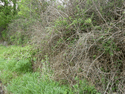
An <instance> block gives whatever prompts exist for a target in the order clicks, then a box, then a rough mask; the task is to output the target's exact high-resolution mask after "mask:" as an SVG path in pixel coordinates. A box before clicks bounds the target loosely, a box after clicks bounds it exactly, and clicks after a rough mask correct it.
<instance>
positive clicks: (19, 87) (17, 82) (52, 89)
mask: <svg viewBox="0 0 125 94" xmlns="http://www.w3.org/2000/svg"><path fill="white" fill-rule="evenodd" d="M7 90H8V92H10V93H13V94H73V92H72V91H71V89H70V88H69V87H66V86H59V83H57V82H55V81H53V80H48V78H47V77H46V76H44V77H40V74H39V73H32V74H31V73H26V74H25V75H23V76H22V77H18V78H16V79H13V80H12V82H11V83H10V84H8V87H7Z"/></svg>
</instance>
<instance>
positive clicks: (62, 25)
mask: <svg viewBox="0 0 125 94" xmlns="http://www.w3.org/2000/svg"><path fill="white" fill-rule="evenodd" d="M62 2H63V3H59V2H58V1H56V0H51V1H48V2H47V1H45V0H40V1H32V0H30V1H26V0H24V1H22V2H20V3H19V5H20V7H21V9H20V11H18V15H17V19H15V20H13V22H12V23H10V24H9V27H8V35H7V36H8V39H9V40H8V42H9V43H10V44H16V45H26V44H28V45H32V46H33V49H32V50H35V53H34V54H33V55H31V56H30V59H31V61H32V66H33V68H34V70H33V71H38V68H39V71H42V70H43V69H45V70H46V72H45V73H49V75H51V78H52V79H54V80H56V81H59V82H60V84H67V83H68V84H69V85H70V86H71V87H72V88H73V89H75V90H76V91H75V93H76V94H83V93H85V94H87V93H88V94H95V93H96V92H97V91H99V92H101V94H107V93H108V94H113V93H117V94H124V93H125V87H124V86H125V79H124V78H125V74H124V72H125V64H124V59H125V58H124V56H125V54H124V52H125V50H124V45H125V41H124V38H125V31H124V29H125V25H124V24H125V21H124V20H125V2H124V0H82V1H81V0H68V1H65V0H64V1H62ZM26 5H27V6H26ZM10 53H11V52H10ZM8 54H9V52H8ZM6 56H7V54H6ZM19 57H20V55H19ZM23 58H25V56H24V57H23ZM41 62H44V64H45V65H46V66H47V67H44V64H42V63H41ZM48 69H49V70H48ZM76 78H77V80H76ZM84 81H87V82H88V83H87V84H89V85H91V87H86V86H85V87H84ZM80 84H82V85H80ZM85 85H86V84H85ZM93 86H94V87H95V88H96V90H95V89H94V88H93ZM82 87H84V88H82Z"/></svg>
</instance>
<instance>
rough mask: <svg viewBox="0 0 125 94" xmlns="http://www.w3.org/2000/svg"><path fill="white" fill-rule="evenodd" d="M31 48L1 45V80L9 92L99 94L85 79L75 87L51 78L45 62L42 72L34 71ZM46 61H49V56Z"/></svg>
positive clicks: (21, 93)
mask: <svg viewBox="0 0 125 94" xmlns="http://www.w3.org/2000/svg"><path fill="white" fill-rule="evenodd" d="M31 48H32V47H30V46H26V47H20V46H8V47H5V46H2V45H0V80H1V81H2V83H3V84H4V85H5V86H6V89H7V92H8V94H10V93H11V94H99V93H97V91H96V90H95V88H94V87H92V86H89V85H88V84H87V83H86V81H84V80H83V81H80V83H78V84H76V85H74V88H73V89H72V88H71V87H69V86H68V85H60V83H59V82H56V81H54V80H52V79H50V75H51V74H49V73H48V71H47V69H48V68H47V66H45V65H44V64H43V67H45V68H43V71H42V73H40V72H39V71H37V72H32V64H31V60H32V53H34V51H33V50H31ZM43 61H44V60H43ZM45 61H46V62H47V61H48V57H47V56H46V60H45ZM78 82H79V81H78Z"/></svg>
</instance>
